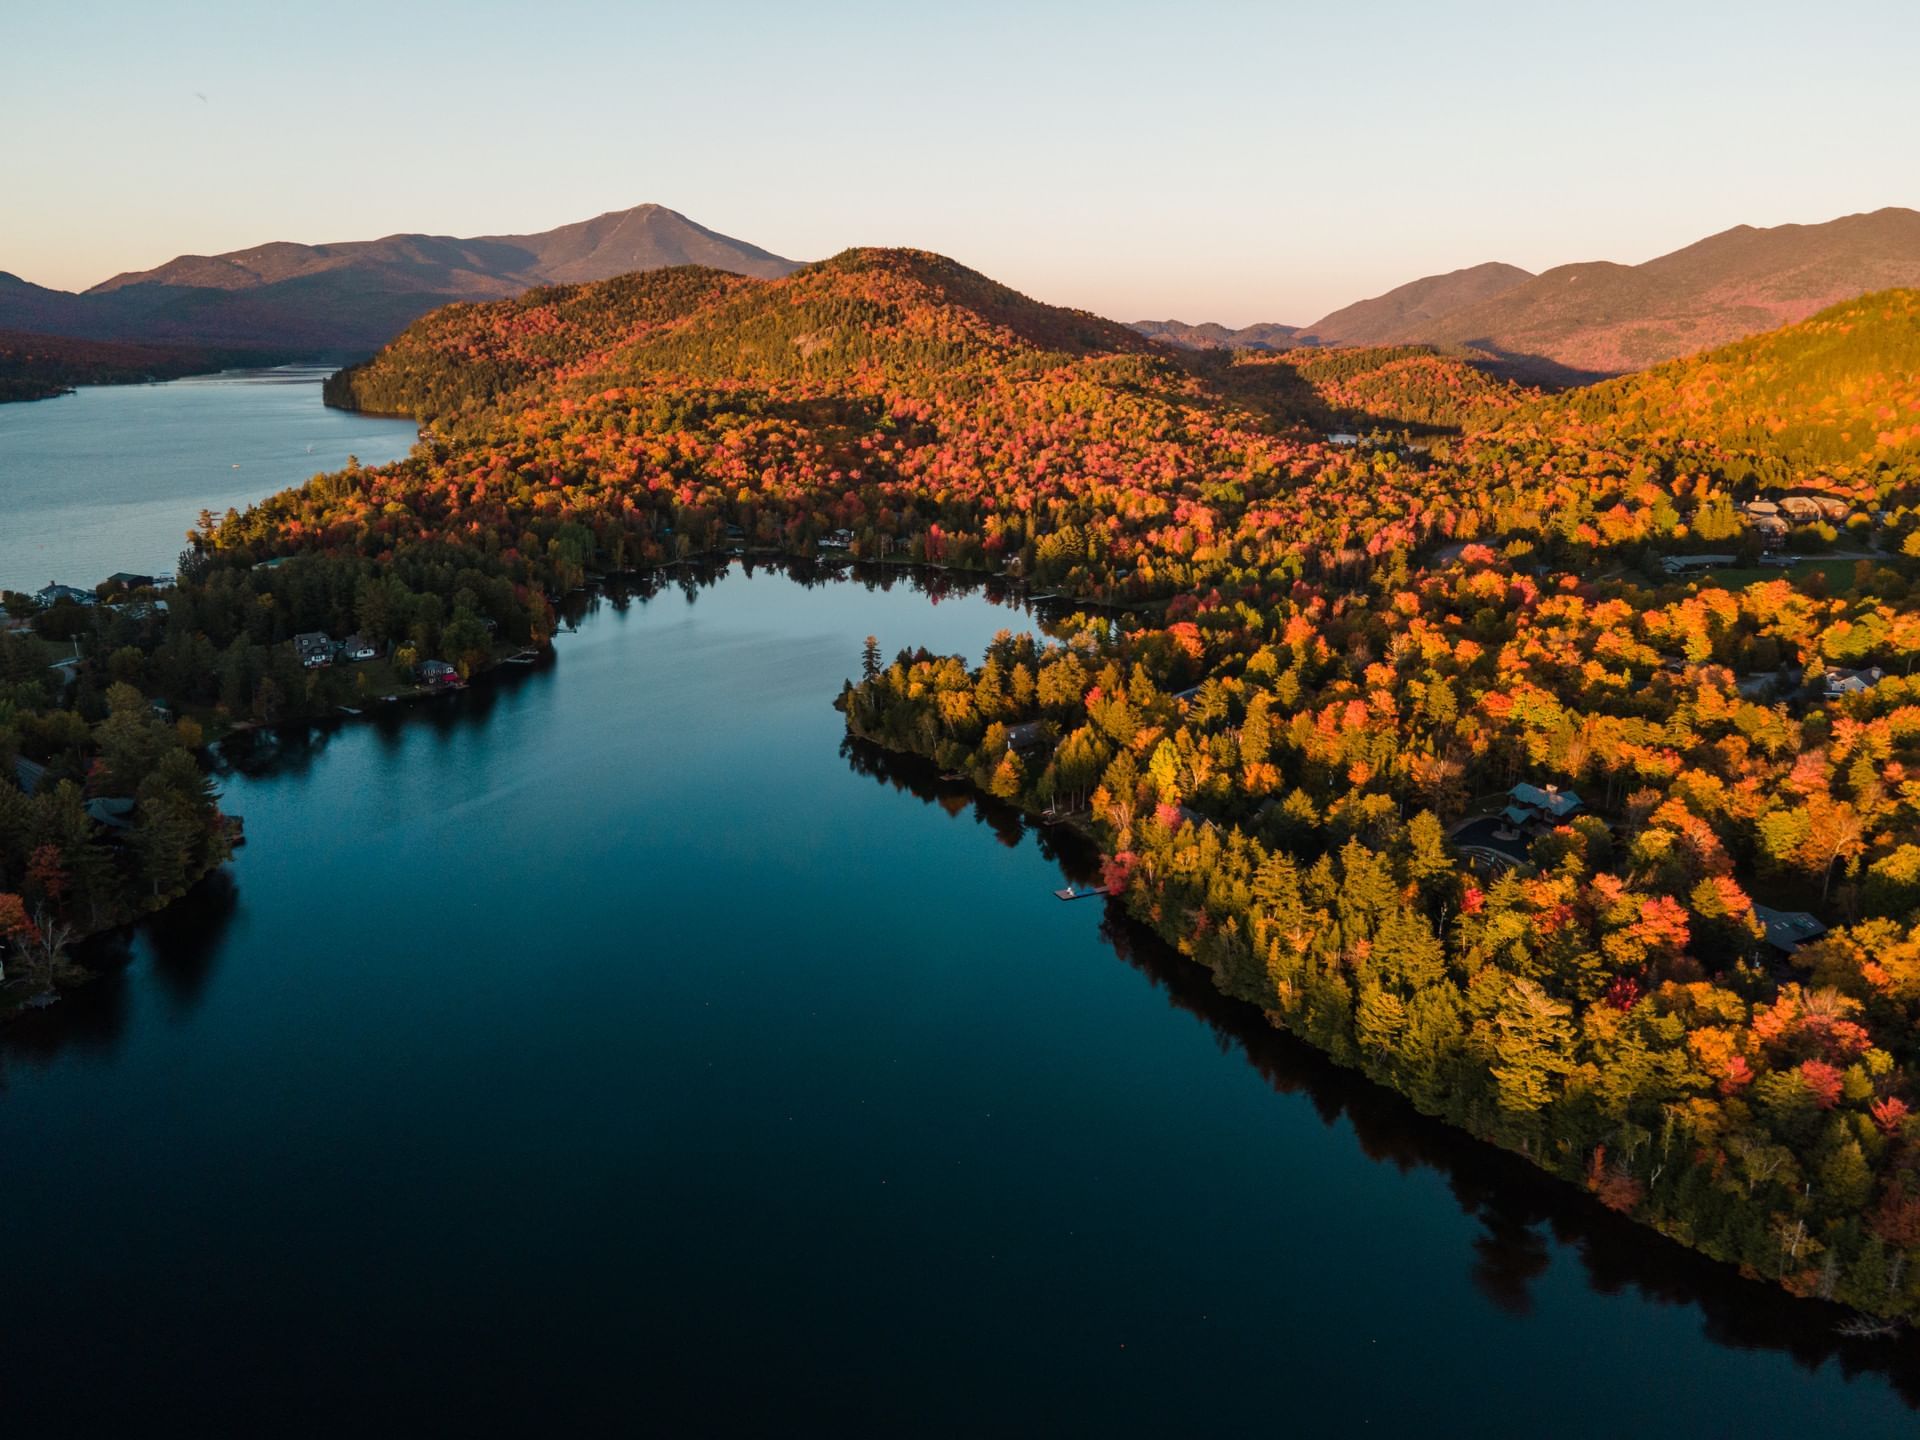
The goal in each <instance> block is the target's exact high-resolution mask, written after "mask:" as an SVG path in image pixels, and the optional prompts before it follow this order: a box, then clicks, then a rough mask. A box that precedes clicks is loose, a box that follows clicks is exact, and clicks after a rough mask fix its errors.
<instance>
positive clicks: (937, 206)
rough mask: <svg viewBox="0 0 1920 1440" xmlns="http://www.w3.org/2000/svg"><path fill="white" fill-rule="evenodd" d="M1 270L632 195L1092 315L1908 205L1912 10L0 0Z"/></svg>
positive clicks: (1332, 302) (603, 204) (1280, 311)
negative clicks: (913, 257) (938, 269)
mask: <svg viewBox="0 0 1920 1440" xmlns="http://www.w3.org/2000/svg"><path fill="white" fill-rule="evenodd" d="M8 11H9V13H8V14H7V16H6V19H5V22H4V25H3V26H0V33H3V34H4V43H0V134H4V135H6V136H7V137H8V138H7V143H6V145H5V146H4V147H3V149H4V153H0V270H10V271H12V272H14V273H15V274H17V275H20V276H21V277H23V278H25V279H28V280H32V281H35V282H37V283H39V284H43V285H51V286H57V287H60V288H63V289H83V288H85V287H86V286H88V285H91V284H95V283H97V282H99V281H101V280H104V279H106V278H107V277H108V276H110V275H113V274H116V273H118V272H121V271H124V270H137V269H146V268H149V267H151V266H154V265H158V264H160V263H162V262H164V261H166V260H168V259H170V258H171V257H173V256H174V255H176V254H182V253H200V254H210V253H217V252H220V251H224V250H236V249H241V248H245V247H248V246H251V245H255V244H258V243H261V242H264V241H267V240H297V241H304V242H310V243H311V242H320V241H327V240H352V239H369V238H372V237H375V236H378V235H385V234H390V233H393V232H396V231H425V232H429V233H434V234H453V235H479V234H507V233H515V232H530V231H538V230H545V229H549V228H552V227H553V226H556V225H562V224H566V223H569V222H571V221H575V220H582V219H586V218H588V217H589V216H592V215H596V214H600V213H602V212H604V211H607V210H618V209H625V208H627V207H628V206H631V205H637V204H640V203H642V202H647V201H652V202H656V203H659V204H662V205H666V206H669V207H671V208H673V209H675V210H678V211H680V212H681V213H683V214H685V215H687V216H689V217H691V218H692V219H694V220H697V221H699V222H700V223H701V224H703V225H706V226H709V227H710V228H712V229H715V230H719V231H721V232H723V233H725V234H729V235H733V236H736V237H739V238H741V239H744V240H748V241H751V242H752V243H754V244H756V245H760V246H763V247H765V248H766V249H769V250H773V251H775V252H777V253H779V254H782V255H787V256H790V257H793V258H795V259H802V260H806V259H819V258H822V257H824V256H827V255H830V254H832V253H834V252H836V251H838V250H841V249H844V248H846V247H847V246H850V245H869V244H885V245H894V244H898V245H915V246H920V247H923V248H926V249H931V250H938V251H940V252H942V253H944V254H948V255H951V256H953V257H954V258H956V259H958V260H960V261H962V262H964V263H966V264H968V265H971V266H973V267H974V268H976V269H979V270H983V271H985V272H986V273H988V274H989V275H992V276H993V277H994V278H995V279H998V280H1001V281H1004V282H1006V283H1007V284H1010V285H1013V286H1015V287H1016V288H1018V289H1021V290H1023V291H1026V292H1027V293H1028V294H1031V295H1034V296H1036V297H1038V298H1040V299H1043V300H1047V301H1050V302H1052V303H1055V304H1066V305H1077V306H1082V307H1085V308H1087V309H1090V310H1094V311H1096V312H1099V313H1101V314H1105V315H1109V316H1112V317H1114V318H1117V319H1123V320H1135V319H1163V318H1169V317H1174V318H1179V319H1183V320H1192V321H1197V320H1219V321H1223V322H1225V323H1228V324H1234V325H1240V324H1246V323H1250V322H1253V321H1256V320H1277V321H1285V322H1291V323H1295V324H1300V323H1305V322H1308V321H1311V320H1313V319H1316V318H1318V317H1319V316H1320V315H1322V314H1324V313H1326V312H1327V311H1329V310H1332V309H1334V308H1336V307H1338V306H1340V305H1343V304H1346V303H1348V302H1350V301H1352V300H1356V299H1359V298H1362V297H1364V296H1367V295H1373V294H1377V293H1379V292H1381V291H1383V290H1386V289H1389V288H1391V287H1392V286H1394V285H1397V284H1400V283H1402V282H1403V281H1406V280H1410V279H1413V278H1415V277H1417V276H1420V275H1425V274H1433V273H1437V272H1441V271H1446V270H1452V269H1457V268H1459V267H1461V266H1465V265H1473V264H1478V263H1480V262H1482V261H1486V260H1504V261H1507V262H1509V263H1511V264H1516V265H1523V266H1525V267H1527V268H1528V269H1530V270H1540V269H1544V268H1546V267H1548V266H1551V265H1556V264H1562V263H1566V262H1570V261H1576V260H1592V259H1608V260H1617V261H1622V262H1625V263H1637V262H1639V261H1642V260H1646V259H1650V258H1652V257H1653V256H1655V255H1659V254H1664V253H1665V252H1667V251H1669V250H1673V249H1676V248H1678V247H1679V246H1682V245H1685V244H1688V243H1690V242H1691V241H1694V240H1697V239H1699V238H1701V237H1702V236H1705V235H1708V234H1711V233H1714V232H1716V231H1719V230H1723V229H1726V228H1728V227H1729V226H1732V225H1736V224H1743V223H1745V224H1753V225H1776V224H1783V223H1793V222H1799V223H1806V222H1817V221H1822V220H1828V219H1832V218H1833V217H1835V216H1838V215H1844V214H1850V213H1854V212H1857V211H1863V210H1874V209H1878V208H1880V207H1882V206H1886V205H1906V206H1916V207H1920V161H1916V159H1915V156H1914V152H1913V138H1914V134H1915V119H1914V115H1915V112H1914V108H1913V98H1912V97H1913V95H1914V93H1915V84H1916V82H1915V79H1914V73H1913V65H1914V61H1915V59H1916V57H1920V3H1916V0H1828V3H1824V4H1822V5H1820V6H1819V7H1817V8H1814V7H1808V6H1806V5H1804V4H1801V3H1778V0H1750V3H1746V4H1733V3H1724V4H1722V3H1711V4H1710V3H1704V0H1666V3H1659V4H1644V3H1640V0H1616V3H1610V4H1604V5H1597V4H1595V5H1589V4H1569V3H1558V0H1554V3H1540V0H1532V3H1528V4H1512V3H1504V0H1499V3H1495V0H1484V3H1482V0H1470V3H1448V0H1426V3H1398V0H1343V3H1339V4H1333V3H1327V0H1320V3H1314V4H1298V3H1293V0H1266V3H1226V0H1182V3H1166V4H1137V3H1130V0H1106V3H1100V4H1073V3H1047V0H1029V3H1025V4H999V3H980V4H966V3H959V0H955V3H949V4H944V5H939V6H934V5H928V4H914V3H900V4H892V5H887V4H862V3H845V0H808V3H798V0H785V3H778V4H762V3H757V0H681V3H677V4H673V5H653V4H610V3H600V4H594V3H585V0H547V3H544V4H539V5H504V4H491V3H486V0H468V3H463V4H436V3H409V0H387V3H383V4H363V3H360V0H328V3H323V4H310V5H303V6H299V7H295V6H292V5H280V4H276V3H261V0H251V3H247V4H226V3H200V4H195V3H182V0H173V3H168V4H164V5H157V4H152V3H148V0H142V3H110V0H64V3H62V4H60V5H38V6H31V7H29V6H24V5H22V6H9V7H8Z"/></svg>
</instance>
